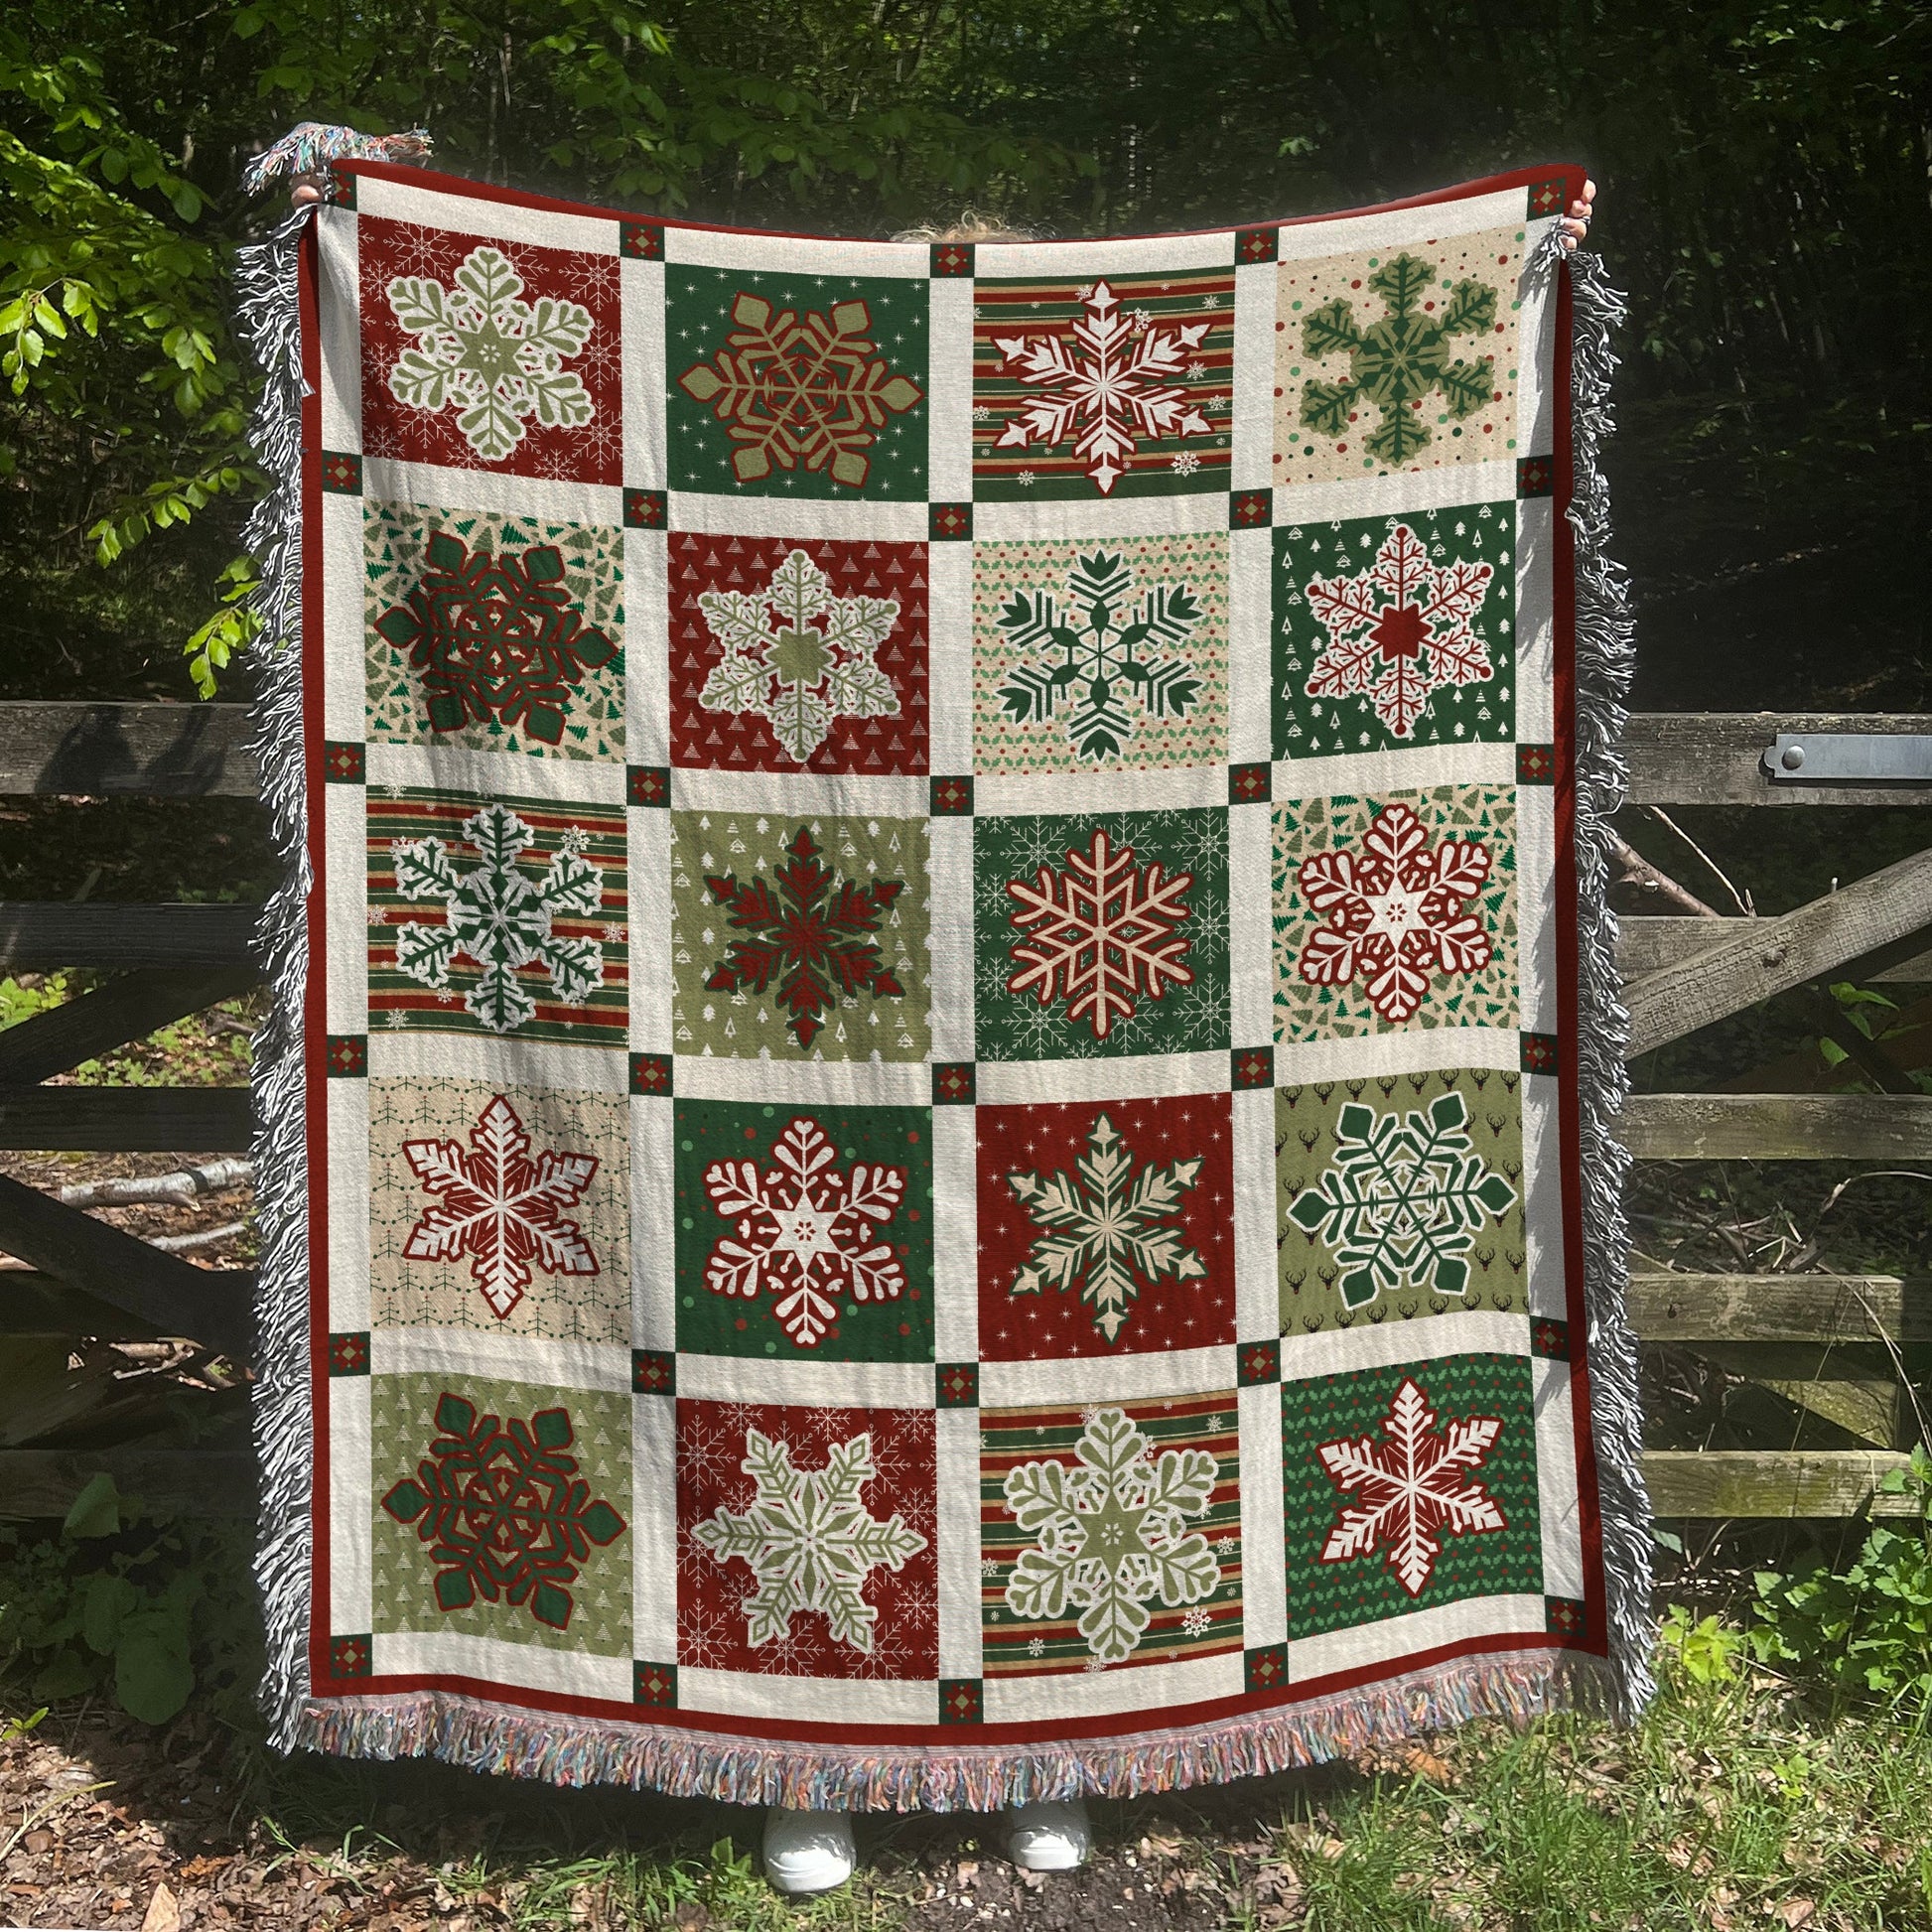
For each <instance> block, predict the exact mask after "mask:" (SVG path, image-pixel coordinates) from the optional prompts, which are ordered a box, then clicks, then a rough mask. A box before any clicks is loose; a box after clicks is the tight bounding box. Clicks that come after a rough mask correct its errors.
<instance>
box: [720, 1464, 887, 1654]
mask: <svg viewBox="0 0 1932 1932" xmlns="http://www.w3.org/2000/svg"><path fill="white" fill-rule="evenodd" d="M740 1467H741V1468H742V1469H743V1470H744V1472H745V1473H746V1474H747V1475H748V1476H750V1477H751V1478H752V1479H753V1481H754V1482H755V1483H756V1484H757V1485H758V1492H757V1494H756V1495H755V1496H754V1498H753V1500H752V1505H751V1507H750V1508H749V1509H747V1510H746V1511H745V1512H744V1513H743V1514H742V1515H735V1514H734V1513H733V1512H732V1511H731V1510H729V1509H725V1508H723V1507H722V1506H721V1507H720V1508H719V1509H718V1510H717V1512H716V1513H715V1514H714V1515H712V1516H711V1517H709V1518H708V1519H707V1520H706V1521H704V1522H702V1523H700V1524H698V1525H697V1526H696V1527H695V1528H694V1529H693V1530H692V1532H691V1534H692V1536H693V1537H694V1538H695V1539H696V1540H697V1541H698V1542H699V1543H701V1544H703V1546H704V1547H705V1548H706V1549H707V1550H709V1551H710V1552H711V1554H712V1555H713V1556H714V1557H716V1558H717V1559H718V1561H719V1562H720V1563H729V1562H731V1561H732V1559H733V1558H737V1559H738V1560H740V1561H741V1562H743V1563H744V1564H746V1565H747V1566H748V1567H749V1568H750V1570H751V1572H752V1574H753V1576H754V1577H756V1578H757V1579H758V1585H759V1587H758V1589H757V1590H756V1591H755V1592H754V1593H753V1594H752V1595H750V1596H748V1597H747V1598H746V1599H745V1615H746V1623H747V1627H746V1638H745V1640H746V1642H747V1643H749V1644H751V1645H753V1646H754V1647H755V1648H756V1647H758V1646H759V1645H762V1644H768V1643H772V1642H774V1641H782V1640H783V1639H785V1638H786V1637H788V1636H789V1635H790V1633H791V1619H792V1617H793V1616H794V1615H795V1614H796V1613H797V1612H798V1611H800V1610H816V1611H818V1612H819V1613H820V1614H821V1615H823V1616H824V1618H825V1622H826V1627H827V1629H828V1630H829V1631H830V1632H831V1635H832V1637H833V1639H834V1640H835V1641H836V1642H839V1643H843V1644H847V1645H850V1647H851V1648H852V1649H854V1650H860V1651H870V1650H871V1649H872V1646H873V1625H874V1624H875V1623H876V1622H877V1621H878V1620H879V1612H878V1610H876V1609H875V1608H874V1607H873V1606H872V1605H871V1604H870V1603H868V1602H867V1601H866V1599H865V1594H864V1591H865V1584H866V1578H867V1576H868V1574H869V1573H870V1572H871V1571H873V1570H875V1569H877V1568H878V1567H879V1566H880V1565H881V1564H884V1565H885V1566H886V1568H887V1569H889V1570H894V1571H897V1570H898V1569H900V1568H902V1567H903V1565H904V1563H905V1561H906V1559H907V1558H908V1557H915V1556H917V1555H918V1553H919V1552H920V1551H921V1550H923V1549H924V1548H925V1547H926V1539H925V1538H924V1537H922V1536H920V1535H919V1534H918V1533H917V1532H916V1531H915V1530H911V1529H908V1528H907V1527H906V1524H905V1522H904V1519H903V1518H902V1517H899V1516H897V1515H895V1516H893V1517H892V1518H891V1519H890V1520H889V1521H887V1522H881V1521H879V1520H878V1519H877V1518H876V1517H874V1516H872V1515H870V1514H868V1513H867V1510H866V1505H865V1498H864V1495H863V1493H862V1492H863V1491H864V1488H865V1485H866V1484H867V1483H868V1482H869V1481H871V1480H872V1477H873V1474H874V1471H873V1465H872V1437H871V1435H870V1433H867V1434H864V1435H859V1436H855V1437H853V1438H852V1440H851V1441H850V1442H847V1443H837V1442H835V1443H830V1444H828V1445H827V1446H826V1450H825V1466H824V1467H823V1468H822V1469H805V1470H799V1469H795V1468H793V1467H792V1462H791V1446H790V1445H789V1444H788V1443H774V1442H772V1441H771V1440H770V1438H769V1437H767V1436H764V1435H762V1434H760V1433H759V1431H758V1430H756V1429H748V1430H747V1431H746V1432H745V1460H744V1461H743V1462H742V1463H741V1464H740Z"/></svg>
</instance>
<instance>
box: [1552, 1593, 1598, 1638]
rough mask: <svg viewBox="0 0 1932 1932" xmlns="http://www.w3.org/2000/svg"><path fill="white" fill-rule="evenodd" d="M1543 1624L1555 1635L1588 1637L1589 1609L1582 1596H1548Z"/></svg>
mask: <svg viewBox="0 0 1932 1932" xmlns="http://www.w3.org/2000/svg"><path fill="white" fill-rule="evenodd" d="M1543 1624H1544V1628H1545V1629H1547V1630H1548V1631H1549V1633H1550V1634H1551V1636H1553V1637H1586V1636H1587V1635H1588V1634H1589V1611H1588V1610H1587V1608H1586V1607H1585V1604H1584V1601H1583V1599H1582V1598H1581V1597H1578V1596H1546V1597H1545V1598H1544V1599H1543Z"/></svg>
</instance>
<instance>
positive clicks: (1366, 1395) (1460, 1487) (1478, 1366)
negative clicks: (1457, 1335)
mask: <svg viewBox="0 0 1932 1932" xmlns="http://www.w3.org/2000/svg"><path fill="white" fill-rule="evenodd" d="M1282 1508H1283V1524H1284V1531H1285V1550H1284V1555H1285V1561H1286V1568H1287V1586H1288V1588H1287V1597H1288V1634H1289V1636H1290V1638H1291V1639H1293V1638H1296V1637H1311V1636H1316V1635H1318V1634H1320V1633H1321V1632H1322V1631H1324V1630H1343V1629H1350V1628H1353V1627H1355V1626H1356V1625H1358V1624H1363V1623H1374V1622H1378V1621H1379V1620H1381V1619H1382V1618H1384V1617H1391V1616H1402V1615H1405V1614H1406V1613H1407V1612H1409V1611H1411V1610H1422V1609H1431V1608H1433V1607H1435V1606H1436V1605H1438V1604H1442V1603H1453V1602H1457V1601H1460V1600H1461V1599H1463V1598H1465V1597H1472V1596H1501V1595H1515V1594H1518V1593H1529V1594H1537V1595H1540V1594H1541V1592H1542V1589H1543V1541H1542V1525H1541V1516H1540V1509H1539V1503H1538V1495H1537V1475H1536V1417H1535V1409H1534V1403H1533V1400H1532V1388H1531V1380H1530V1364H1529V1362H1528V1360H1527V1359H1526V1358H1525V1357H1523V1356H1520V1355H1451V1356H1446V1357H1443V1358H1440V1359H1437V1360H1433V1361H1420V1362H1410V1363H1398V1364H1397V1365H1396V1366H1394V1367H1392V1368H1375V1369H1363V1370H1360V1371H1357V1372H1354V1373H1347V1374H1340V1375H1318V1376H1311V1377H1310V1378H1309V1379H1307V1380H1305V1381H1298V1382H1288V1381H1285V1382H1284V1383H1283V1384H1282Z"/></svg>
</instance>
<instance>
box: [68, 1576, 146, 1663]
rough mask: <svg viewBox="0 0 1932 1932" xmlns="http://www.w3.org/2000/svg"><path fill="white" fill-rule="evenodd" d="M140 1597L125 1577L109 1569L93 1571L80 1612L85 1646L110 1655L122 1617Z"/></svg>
mask: <svg viewBox="0 0 1932 1932" xmlns="http://www.w3.org/2000/svg"><path fill="white" fill-rule="evenodd" d="M140 1600H141V1592H140V1591H139V1590H137V1589H136V1588H135V1587H134V1586H133V1585H132V1584H131V1583H129V1582H128V1580H127V1579H126V1578H125V1577H123V1576H120V1575H119V1574H118V1573H116V1572H114V1571H111V1570H101V1571H97V1572H95V1574H94V1575H93V1577H92V1578H90V1579H89V1580H88V1584H87V1596H86V1601H85V1603H84V1604H83V1606H82V1608H81V1613H80V1634H81V1635H82V1636H83V1637H84V1638H85V1639H86V1640H87V1648H88V1649H89V1650H91V1651H93V1652H94V1653H95V1655H96V1656H100V1657H109V1656H112V1655H113V1652H114V1646H115V1645H116V1644H117V1643H118V1642H119V1641H120V1636H121V1624H122V1621H123V1619H124V1618H125V1617H126V1616H127V1613H128V1612H129V1611H130V1610H131V1609H133V1608H134V1606H135V1605H136V1604H137V1603H139V1602H140Z"/></svg>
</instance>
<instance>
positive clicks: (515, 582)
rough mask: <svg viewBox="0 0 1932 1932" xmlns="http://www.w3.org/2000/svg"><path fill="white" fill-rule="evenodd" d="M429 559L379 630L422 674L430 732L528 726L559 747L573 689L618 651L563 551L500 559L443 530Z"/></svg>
mask: <svg viewBox="0 0 1932 1932" xmlns="http://www.w3.org/2000/svg"><path fill="white" fill-rule="evenodd" d="M424 561H425V564H426V565H427V568H426V569H425V570H424V572H423V575H422V576H421V577H420V578H419V579H418V580H417V582H416V584H415V586H414V588H413V589H412V590H411V591H410V593H409V600H408V602H407V603H406V604H399V605H396V606H395V607H393V608H392V609H390V610H388V611H385V612H384V613H383V614H382V616H381V617H379V618H378V619H377V620H376V622H375V627H376V629H377V631H378V632H380V634H381V635H382V636H384V637H386V638H387V639H388V641H389V642H390V643H392V644H393V645H394V646H395V647H396V649H397V650H399V651H402V652H404V653H405V654H406V655H407V657H408V659H409V665H410V668H411V669H412V670H413V671H415V672H416V673H417V675H418V676H419V677H420V678H421V679H422V684H423V699H424V707H425V710H426V711H427V713H428V717H429V724H430V729H431V730H432V731H435V732H452V731H460V730H461V729H462V728H463V727H464V726H465V725H467V724H471V723H473V722H474V723H476V724H479V725H489V724H495V725H499V726H501V727H502V728H503V729H504V730H505V731H507V730H509V729H510V728H511V727H512V726H515V725H518V724H520V725H521V726H522V728H523V735H524V737H526V738H530V739H534V740H536V741H537V742H538V743H539V744H542V745H555V744H558V743H559V742H560V741H561V740H562V738H563V735H564V719H565V716H566V714H567V713H568V711H569V709H570V698H571V692H572V690H573V689H574V687H575V686H576V685H578V684H579V683H581V682H582V680H583V676H584V673H585V672H586V671H589V670H595V669H599V668H601V667H602V666H604V665H607V664H610V663H611V662H612V661H613V660H614V659H615V658H616V657H617V655H618V646H617V645H616V643H614V642H613V641H612V639H611V638H610V637H609V636H608V635H607V634H606V633H605V632H604V631H602V630H598V629H595V628H593V627H592V626H590V625H587V624H586V623H585V622H584V615H583V612H582V610H581V609H580V608H579V607H578V606H577V605H575V604H573V603H572V602H571V601H570V593H569V591H568V589H567V588H566V587H565V584H564V560H563V554H562V552H560V551H559V550H558V549H557V547H556V545H555V544H550V543H544V544H533V545H531V546H530V548H529V549H527V550H525V551H523V552H521V553H520V554H519V553H517V552H514V551H510V550H504V551H501V552H499V553H497V554H496V555H493V556H492V555H491V554H490V552H489V551H487V550H484V549H481V548H479V549H477V550H475V551H472V550H470V549H468V548H467V547H466V546H465V544H464V542H463V539H462V538H461V537H457V536H452V535H451V534H450V533H449V532H448V531H447V530H437V531H434V532H432V534H431V536H430V539H429V543H428V545H427V546H426V548H425V552H424Z"/></svg>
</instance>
